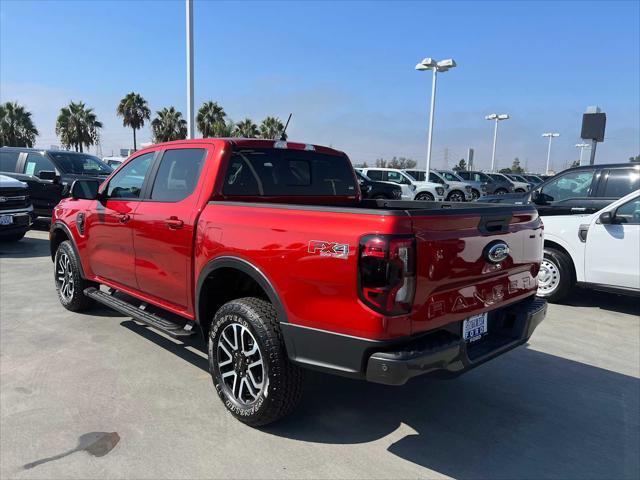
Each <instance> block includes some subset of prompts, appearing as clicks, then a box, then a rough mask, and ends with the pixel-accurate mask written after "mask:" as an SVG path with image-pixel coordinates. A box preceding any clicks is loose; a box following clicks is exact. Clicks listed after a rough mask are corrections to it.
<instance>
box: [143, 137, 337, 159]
mask: <svg viewBox="0 0 640 480" xmlns="http://www.w3.org/2000/svg"><path fill="white" fill-rule="evenodd" d="M220 142H224V143H226V144H229V145H232V146H236V147H240V148H285V149H288V150H313V151H316V152H318V153H325V154H328V155H345V153H344V152H342V151H340V150H335V149H333V148H330V147H324V146H322V145H314V144H310V143H300V142H291V141H288V140H286V141H284V142H283V143H284V144H286V147H276V143H280V141H279V140H265V139H261V138H235V137H234V138H194V139H191V140H174V141H172V142H164V143H155V144H153V145H149V146H148V147H146V148H144V149H140V150H138V152H141V151H143V150H147V149H157V148H158V147H163V146H165V145H166V146H174V145H182V146H189V145H202V144H203V143H205V144H216V143H220ZM138 152H136V153H138Z"/></svg>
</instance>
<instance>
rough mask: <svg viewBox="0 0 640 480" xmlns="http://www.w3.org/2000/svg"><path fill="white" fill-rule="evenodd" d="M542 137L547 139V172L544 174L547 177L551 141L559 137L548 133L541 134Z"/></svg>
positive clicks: (557, 134) (556, 134)
mask: <svg viewBox="0 0 640 480" xmlns="http://www.w3.org/2000/svg"><path fill="white" fill-rule="evenodd" d="M542 136H543V137H548V138H549V149H548V150H547V170H546V172H544V173H545V175H549V163H550V162H551V140H553V139H554V138H555V137H559V136H560V134H559V133H552V132H548V133H543V134H542Z"/></svg>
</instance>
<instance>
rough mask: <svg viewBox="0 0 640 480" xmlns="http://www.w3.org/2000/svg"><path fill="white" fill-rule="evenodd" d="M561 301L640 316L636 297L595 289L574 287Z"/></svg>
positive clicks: (639, 303)
mask: <svg viewBox="0 0 640 480" xmlns="http://www.w3.org/2000/svg"><path fill="white" fill-rule="evenodd" d="M562 303H563V304H564V305H568V306H571V307H596V308H599V309H601V310H608V311H611V312H617V313H625V314H627V315H637V316H640V301H639V299H638V297H632V296H626V295H616V294H614V293H607V292H599V291H597V290H586V289H582V288H576V289H575V290H574V291H573V292H572V293H571V295H569V296H568V297H567V299H566V300H565V301H564V302H562Z"/></svg>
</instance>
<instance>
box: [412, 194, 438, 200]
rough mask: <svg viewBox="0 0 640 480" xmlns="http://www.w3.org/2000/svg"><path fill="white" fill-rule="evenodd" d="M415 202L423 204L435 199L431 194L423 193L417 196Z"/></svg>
mask: <svg viewBox="0 0 640 480" xmlns="http://www.w3.org/2000/svg"><path fill="white" fill-rule="evenodd" d="M414 200H418V201H422V202H433V200H434V197H433V195H431V194H430V193H429V192H422V193H419V194H418V195H416V198H415V199H414Z"/></svg>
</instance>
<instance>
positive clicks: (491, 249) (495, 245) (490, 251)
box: [484, 240, 509, 263]
mask: <svg viewBox="0 0 640 480" xmlns="http://www.w3.org/2000/svg"><path fill="white" fill-rule="evenodd" d="M484 256H485V258H486V259H487V261H489V262H491V263H500V262H502V261H503V260H506V259H507V257H508V256H509V245H507V244H506V242H503V241H502V240H498V241H496V242H492V243H490V244H489V245H487V247H486V248H485V251H484Z"/></svg>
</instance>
